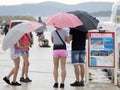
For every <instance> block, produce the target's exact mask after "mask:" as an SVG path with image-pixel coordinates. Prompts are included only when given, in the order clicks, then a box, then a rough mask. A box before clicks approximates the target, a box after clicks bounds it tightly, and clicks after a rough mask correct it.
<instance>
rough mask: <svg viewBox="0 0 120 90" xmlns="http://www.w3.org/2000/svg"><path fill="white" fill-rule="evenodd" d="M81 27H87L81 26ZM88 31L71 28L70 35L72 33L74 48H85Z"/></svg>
mask: <svg viewBox="0 0 120 90" xmlns="http://www.w3.org/2000/svg"><path fill="white" fill-rule="evenodd" d="M80 29H86V28H85V27H84V26H81V27H80ZM86 34H87V32H84V31H80V30H77V29H75V28H71V29H70V35H72V36H73V37H72V50H85V45H86Z"/></svg>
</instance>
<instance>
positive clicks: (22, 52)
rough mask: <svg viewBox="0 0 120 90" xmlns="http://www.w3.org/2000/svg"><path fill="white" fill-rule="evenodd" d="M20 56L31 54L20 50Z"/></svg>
mask: <svg viewBox="0 0 120 90" xmlns="http://www.w3.org/2000/svg"><path fill="white" fill-rule="evenodd" d="M20 54H21V55H23V54H29V53H28V51H25V50H20Z"/></svg>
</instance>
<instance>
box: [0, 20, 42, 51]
mask: <svg viewBox="0 0 120 90" xmlns="http://www.w3.org/2000/svg"><path fill="white" fill-rule="evenodd" d="M41 26H42V24H40V23H38V22H24V23H21V24H18V25H16V26H14V27H13V28H12V29H10V30H9V31H8V33H7V34H6V36H5V37H4V39H3V43H2V49H3V50H4V51H5V50H7V49H8V48H10V47H12V46H13V45H14V44H15V43H16V42H17V41H18V40H19V39H20V38H21V37H22V36H23V35H24V34H25V33H29V32H32V31H33V30H36V29H38V28H39V27H41Z"/></svg>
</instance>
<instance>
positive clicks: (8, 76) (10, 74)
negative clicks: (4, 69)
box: [6, 68, 14, 79]
mask: <svg viewBox="0 0 120 90" xmlns="http://www.w3.org/2000/svg"><path fill="white" fill-rule="evenodd" d="M13 73H14V68H13V69H12V70H11V71H10V73H9V74H8V75H7V76H6V77H7V78H8V79H9V78H10V77H11V76H12V75H13Z"/></svg>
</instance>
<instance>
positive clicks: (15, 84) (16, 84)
mask: <svg viewBox="0 0 120 90" xmlns="http://www.w3.org/2000/svg"><path fill="white" fill-rule="evenodd" d="M11 85H12V86H21V84H20V83H18V82H12V83H11Z"/></svg>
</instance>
